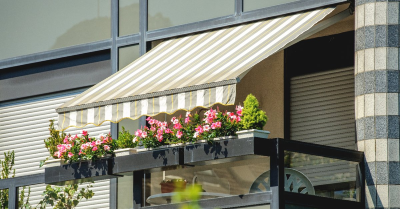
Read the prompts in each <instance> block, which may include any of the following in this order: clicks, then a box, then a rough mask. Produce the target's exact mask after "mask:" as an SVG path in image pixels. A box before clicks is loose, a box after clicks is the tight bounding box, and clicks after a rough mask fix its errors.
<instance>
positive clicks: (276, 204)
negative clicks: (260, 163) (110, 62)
mask: <svg viewBox="0 0 400 209" xmlns="http://www.w3.org/2000/svg"><path fill="white" fill-rule="evenodd" d="M270 149H271V152H270V153H271V163H270V167H271V172H270V175H271V176H270V188H271V192H272V201H271V209H283V208H285V201H284V199H283V195H284V194H283V193H284V186H285V180H284V160H283V159H284V149H283V143H282V141H281V140H280V139H272V140H271V146H270Z"/></svg>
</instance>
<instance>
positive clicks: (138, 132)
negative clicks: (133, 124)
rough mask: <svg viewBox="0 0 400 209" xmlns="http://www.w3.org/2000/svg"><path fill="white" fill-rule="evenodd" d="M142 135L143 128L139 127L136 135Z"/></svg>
mask: <svg viewBox="0 0 400 209" xmlns="http://www.w3.org/2000/svg"><path fill="white" fill-rule="evenodd" d="M141 135H142V130H140V129H138V130H137V131H136V132H135V136H137V137H140V136H141Z"/></svg>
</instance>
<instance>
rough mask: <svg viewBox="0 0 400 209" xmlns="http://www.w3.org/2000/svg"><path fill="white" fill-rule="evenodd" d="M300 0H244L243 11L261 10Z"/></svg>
mask: <svg viewBox="0 0 400 209" xmlns="http://www.w3.org/2000/svg"><path fill="white" fill-rule="evenodd" d="M295 1H300V0H267V1H266V0H244V2H243V4H244V5H243V7H244V8H243V11H245V12H247V11H251V10H256V9H262V8H266V7H272V6H276V5H281V4H287V3H291V2H295Z"/></svg>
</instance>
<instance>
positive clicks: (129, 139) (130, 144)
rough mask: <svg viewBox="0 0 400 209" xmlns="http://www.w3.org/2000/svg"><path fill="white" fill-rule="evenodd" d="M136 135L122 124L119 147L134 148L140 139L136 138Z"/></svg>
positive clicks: (118, 140) (118, 141)
mask: <svg viewBox="0 0 400 209" xmlns="http://www.w3.org/2000/svg"><path fill="white" fill-rule="evenodd" d="M134 138H135V136H134V135H133V134H131V133H129V131H127V130H125V127H123V126H122V131H120V132H119V134H118V139H117V146H118V148H121V149H123V148H134V147H136V146H137V144H138V140H134Z"/></svg>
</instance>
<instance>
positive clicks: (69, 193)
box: [36, 184, 94, 209]
mask: <svg viewBox="0 0 400 209" xmlns="http://www.w3.org/2000/svg"><path fill="white" fill-rule="evenodd" d="M91 187H92V185H90V184H89V185H88V186H87V187H86V189H85V188H82V189H81V190H79V193H77V191H78V185H77V184H72V185H68V186H64V187H57V186H54V187H52V186H50V185H47V186H46V190H45V191H44V192H43V196H44V197H43V200H41V201H40V202H39V204H38V205H37V206H36V207H39V208H40V209H44V208H46V205H51V206H54V208H59V209H61V208H66V209H72V208H75V207H76V206H77V205H78V204H79V202H80V201H81V200H82V199H83V198H85V199H90V198H92V197H93V195H94V193H93V191H92V190H90V189H89V188H91Z"/></svg>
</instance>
